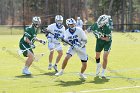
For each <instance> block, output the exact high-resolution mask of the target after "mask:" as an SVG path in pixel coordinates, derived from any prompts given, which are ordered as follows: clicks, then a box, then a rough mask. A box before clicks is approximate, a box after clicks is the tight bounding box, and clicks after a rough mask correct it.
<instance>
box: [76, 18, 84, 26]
mask: <svg viewBox="0 0 140 93" xmlns="http://www.w3.org/2000/svg"><path fill="white" fill-rule="evenodd" d="M76 26H77V27H80V28H83V21H82V20H81V18H80V17H77V21H76Z"/></svg>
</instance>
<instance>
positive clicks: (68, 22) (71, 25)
mask: <svg viewBox="0 0 140 93" xmlns="http://www.w3.org/2000/svg"><path fill="white" fill-rule="evenodd" d="M66 25H67V26H68V27H69V28H70V29H72V30H75V25H76V21H75V20H74V19H73V18H69V19H67V20H66Z"/></svg>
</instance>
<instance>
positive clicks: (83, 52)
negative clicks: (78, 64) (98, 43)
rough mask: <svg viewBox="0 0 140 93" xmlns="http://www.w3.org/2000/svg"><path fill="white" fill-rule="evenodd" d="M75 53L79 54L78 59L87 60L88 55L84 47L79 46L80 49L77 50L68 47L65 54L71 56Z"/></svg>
mask: <svg viewBox="0 0 140 93" xmlns="http://www.w3.org/2000/svg"><path fill="white" fill-rule="evenodd" d="M75 53H77V55H78V56H79V58H80V60H83V61H87V60H88V55H87V53H86V48H85V47H84V48H81V50H80V51H77V50H75V49H73V48H72V47H70V48H69V49H68V51H67V54H70V55H71V56H73V55H74V54H75Z"/></svg>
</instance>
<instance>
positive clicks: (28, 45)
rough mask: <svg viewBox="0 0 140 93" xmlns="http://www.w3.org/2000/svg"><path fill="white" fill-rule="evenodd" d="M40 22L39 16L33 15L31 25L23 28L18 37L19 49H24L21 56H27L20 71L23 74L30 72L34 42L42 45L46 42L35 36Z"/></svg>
mask: <svg viewBox="0 0 140 93" xmlns="http://www.w3.org/2000/svg"><path fill="white" fill-rule="evenodd" d="M40 24H41V19H40V17H37V16H35V17H33V18H32V24H31V26H29V27H26V28H25V32H24V35H23V37H22V38H21V39H20V42H19V47H20V49H21V50H25V51H24V52H23V56H24V57H28V58H27V60H26V63H25V67H24V68H23V71H22V73H23V74H25V75H30V74H31V72H30V71H29V70H28V69H29V67H30V66H31V64H32V62H33V60H34V53H33V51H32V49H34V48H35V45H34V42H35V41H38V42H40V43H42V44H44V45H45V43H46V41H45V40H41V39H38V38H37V37H36V36H37V31H38V28H39V26H40Z"/></svg>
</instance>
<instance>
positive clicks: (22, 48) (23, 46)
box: [19, 43, 33, 57]
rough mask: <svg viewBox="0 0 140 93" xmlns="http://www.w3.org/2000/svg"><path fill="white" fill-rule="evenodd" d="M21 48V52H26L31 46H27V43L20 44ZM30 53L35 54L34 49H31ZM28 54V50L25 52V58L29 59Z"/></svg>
mask: <svg viewBox="0 0 140 93" xmlns="http://www.w3.org/2000/svg"><path fill="white" fill-rule="evenodd" d="M19 48H20V49H21V50H26V49H28V48H30V45H29V44H27V43H19ZM29 51H30V52H32V53H33V50H32V49H29ZM27 54H28V50H26V51H24V52H23V56H24V57H27Z"/></svg>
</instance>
